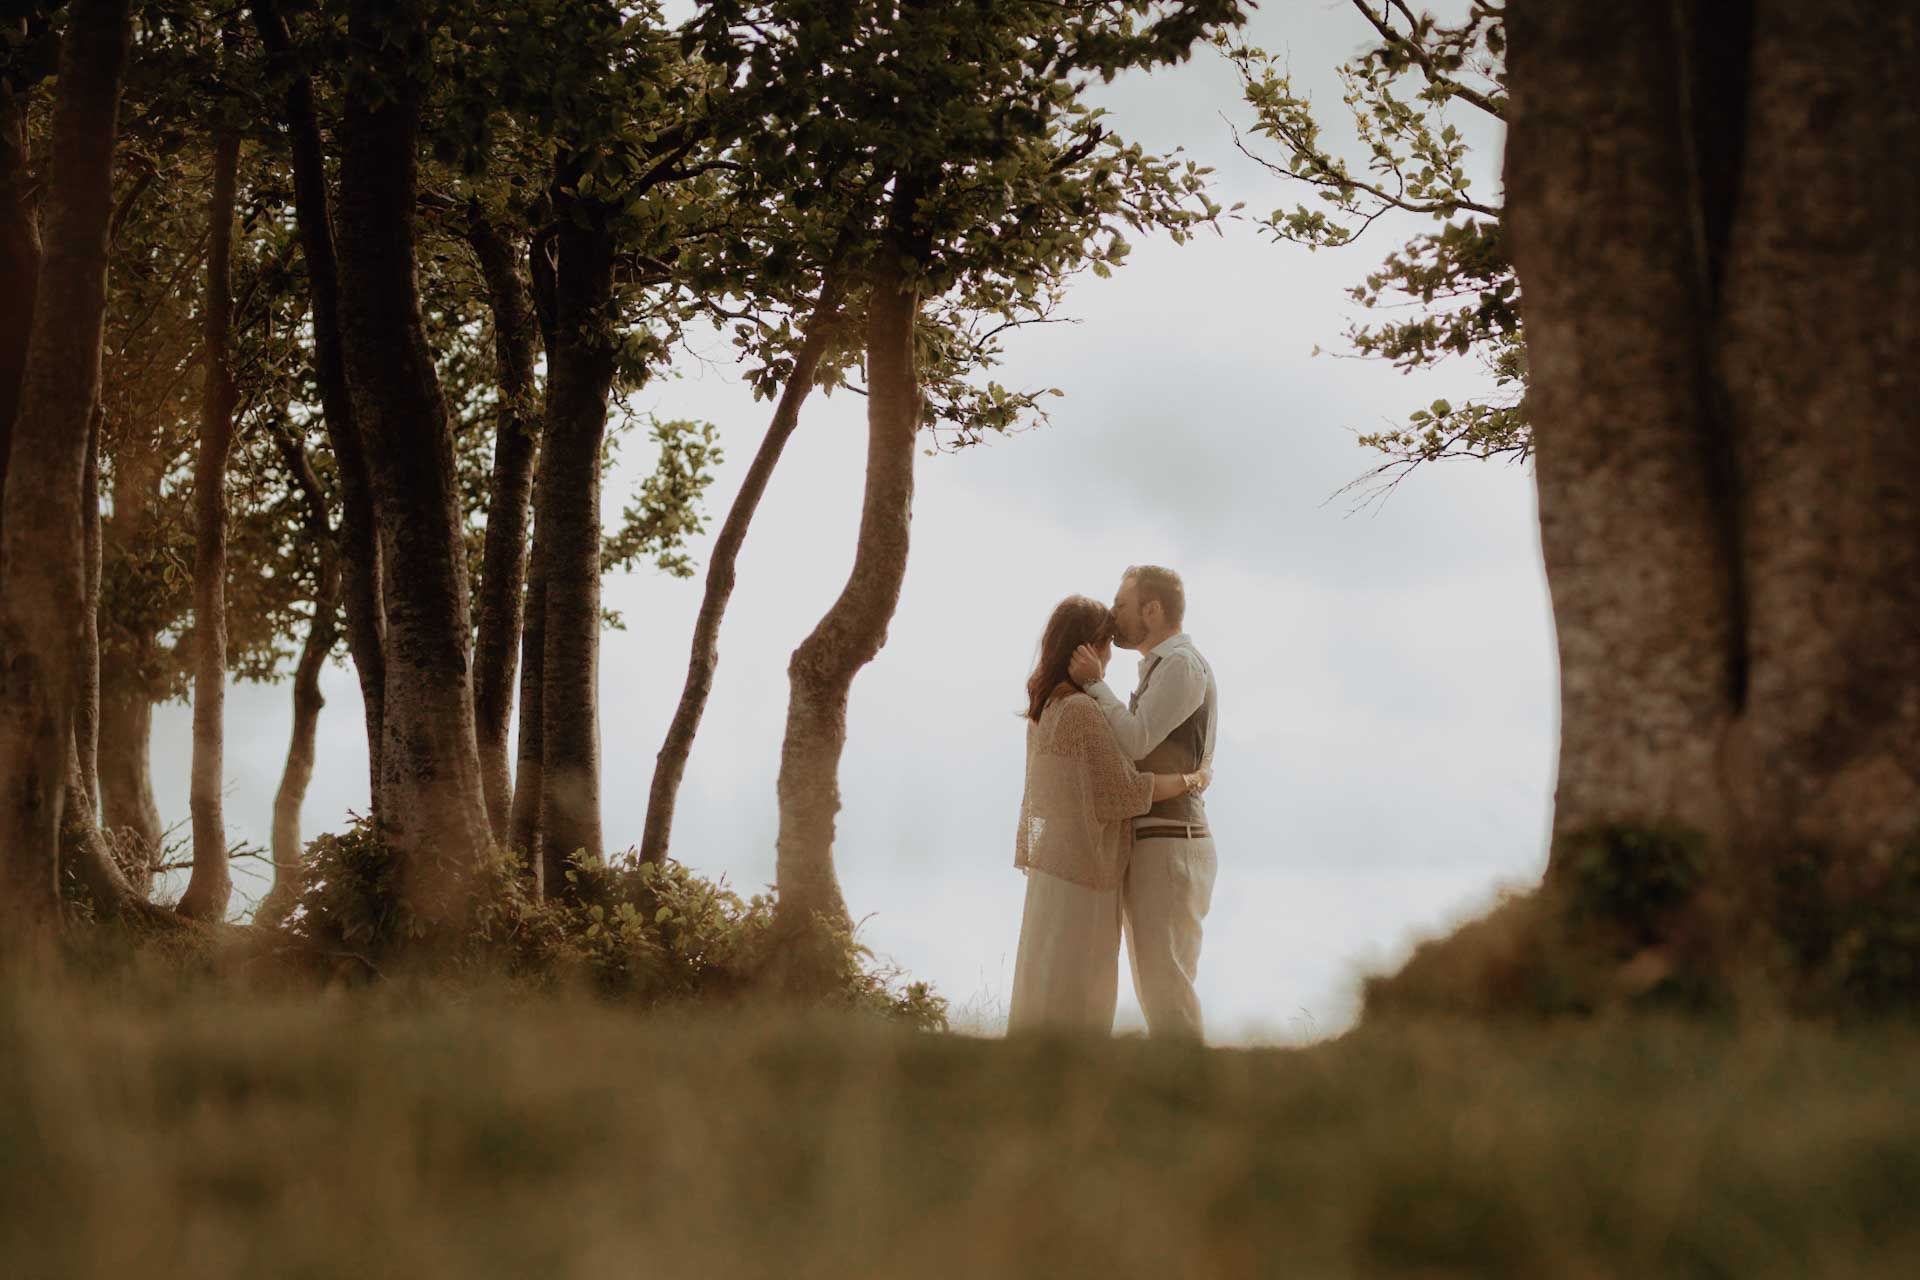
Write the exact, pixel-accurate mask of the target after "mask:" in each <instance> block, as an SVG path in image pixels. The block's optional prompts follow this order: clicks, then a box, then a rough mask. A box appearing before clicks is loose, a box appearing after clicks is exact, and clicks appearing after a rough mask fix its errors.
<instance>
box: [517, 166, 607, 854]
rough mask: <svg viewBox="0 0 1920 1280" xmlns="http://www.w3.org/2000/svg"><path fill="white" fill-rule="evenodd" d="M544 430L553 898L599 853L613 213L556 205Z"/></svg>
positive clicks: (544, 701)
mask: <svg viewBox="0 0 1920 1280" xmlns="http://www.w3.org/2000/svg"><path fill="white" fill-rule="evenodd" d="M559 205H560V208H559V214H560V217H559V223H560V231H559V234H558V237H557V243H558V248H559V264H558V274H557V279H556V281H555V291H554V333H553V346H552V348H551V350H550V351H549V352H548V355H547V426H546V431H545V433H544V436H543V438H542V440H541V442H540V475H539V482H538V486H537V492H536V494H535V503H536V505H537V520H538V522H539V529H540V539H539V555H540V557H541V565H540V578H541V595H542V597H543V604H544V614H545V617H544V619H543V622H542V627H541V630H542V633H543V634H542V637H541V639H542V644H543V649H544V652H543V655H542V660H541V691H540V717H541V730H540V862H541V866H542V868H543V870H544V879H543V883H544V884H545V885H546V887H547V889H548V890H549V891H551V890H554V889H556V888H557V887H559V886H560V885H563V884H564V883H565V874H566V860H567V859H568V858H569V857H572V856H573V855H575V854H583V855H584V856H586V857H587V858H589V859H594V858H599V857H600V856H601V854H602V853H603V849H602V847H601V835H600V719H599V686H600V680H599V675H600V547H601V536H600V456H601V452H602V449H603V446H604V445H605V442H606V429H607V397H608V395H609V394H610V393H611V391H612V387H613V374H614V354H615V353H614V341H613V334H612V332H611V326H610V318H609V316H608V309H609V307H610V305H611V299H612V294H613V235H612V232H611V230H610V229H609V228H608V225H607V219H608V213H607V211H606V210H604V209H602V208H600V207H599V206H598V205H594V204H591V203H588V202H583V201H576V200H575V199H574V198H573V197H571V196H570V195H568V194H567V193H566V192H565V191H564V190H562V192H561V199H560V202H559Z"/></svg>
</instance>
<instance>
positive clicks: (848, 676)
mask: <svg viewBox="0 0 1920 1280" xmlns="http://www.w3.org/2000/svg"><path fill="white" fill-rule="evenodd" d="M907 207H909V208H911V204H908V205H907ZM904 256H905V254H904V253H903V251H902V250H901V249H900V248H899V247H898V246H896V245H894V244H888V245H886V246H884V247H883V248H882V250H881V251H880V253H879V255H878V261H877V263H876V264H875V266H874V268H873V271H872V280H871V286H870V289H869V296H868V300H867V328H866V353H867V470H866V486H865V494H864V497H863V499H862V504H861V511H860V536H859V543H858V546H857V548H856V550H855V552H854V560H853V572H852V574H851V575H850V576H849V577H848V579H847V584H846V586H845V587H844V588H843V589H842V590H841V592H840V595H839V598H838V599H836V600H835V601H834V603H833V606H832V607H831V608H830V609H828V610H827V613H826V616H824V617H823V618H821V620H820V622H819V624H818V625H817V626H815V627H814V629H813V631H812V633H811V634H810V635H808V636H807V638H806V639H805V640H803V641H802V642H801V643H800V647H799V648H797V649H796V650H794V653H793V658H792V660H791V661H790V662H789V663H788V666H787V678H788V684H789V689H790V694H789V701H788V705H787V726H786V736H785V739H784V741H783V742H782V744H781V750H780V776H779V783H778V786H779V799H780V828H779V844H778V851H777V865H776V872H775V874H776V882H775V887H776V891H777V907H776V928H777V932H778V935H779V936H780V938H781V939H782V940H783V944H784V947H783V952H782V960H781V961H780V964H781V966H782V967H783V968H784V971H785V973H784V981H785V982H786V983H787V984H788V986H789V987H790V988H792V989H794V990H796V991H798V992H800V993H803V994H804V993H806V992H808V991H810V990H814V989H818V988H820V987H821V986H823V985H824V984H825V983H826V982H828V981H830V980H831V978H832V976H833V973H832V969H831V966H832V965H833V963H834V951H833V948H832V947H831V946H830V945H829V939H828V934H829V933H831V932H834V931H842V930H846V929H847V928H849V926H850V921H849V919H848V916H847V908H846V902H845V900H844V899H843V898H842V896H841V893H840V882H839V880H838V878H837V877H836V875H835V874H834V865H833V838H834V817H835V815H836V814H837V813H838V812H839V810H840V756H841V753H842V751H843V749H844V748H845V746H846V738H847V699H848V695H849V692H850V690H851V689H852V686H853V680H854V677H855V676H856V675H858V674H859V672H860V669H861V668H862V667H864V666H866V665H867V663H869V662H871V661H872V660H873V659H874V657H875V656H876V655H877V654H878V653H879V652H880V649H881V646H882V645H884V644H885V643H886V639H887V626H888V624H889V623H890V622H891V621H892V620H893V612H894V608H895V606H896V605H897V604H898V603H899V600H900V584H901V582H902V581H903V580H904V579H905V577H906V570H907V546H908V533H909V526H910V524H911V521H912V515H913V464H914V447H915V439H916V437H917V435H918V432H919V428H920V418H921V412H922V405H921V398H920V386H919V380H918V376H917V373H916V368H915V364H914V326H915V321H916V319H917V317H918V314H919V308H920V299H919V294H918V291H917V288H916V286H915V285H914V284H913V283H912V282H910V281H908V280H907V279H906V278H905V277H904V275H903V270H902V268H903V263H902V259H903V257H904Z"/></svg>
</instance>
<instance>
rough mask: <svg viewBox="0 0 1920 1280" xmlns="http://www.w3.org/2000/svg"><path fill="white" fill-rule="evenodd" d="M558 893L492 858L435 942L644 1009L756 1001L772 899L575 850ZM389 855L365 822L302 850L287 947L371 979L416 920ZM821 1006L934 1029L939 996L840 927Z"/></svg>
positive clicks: (519, 864)
mask: <svg viewBox="0 0 1920 1280" xmlns="http://www.w3.org/2000/svg"><path fill="white" fill-rule="evenodd" d="M566 880H567V883H566V887H565V889H564V891H563V892H561V893H558V894H555V895H553V896H551V897H548V898H545V899H542V898H540V897H539V896H538V895H537V894H536V893H535V891H534V887H533V880H532V877H531V875H530V874H529V873H528V870H527V867H526V863H525V860H524V859H522V858H520V857H518V856H515V855H500V856H496V857H494V858H492V859H490V860H489V861H488V862H487V863H486V864H485V865H483V866H482V867H481V868H479V870H478V872H477V873H476V874H471V875H468V876H465V877H463V878H462V880H461V882H460V883H462V884H463V885H464V890H463V891H462V896H461V900H460V901H458V902H457V903H455V904H453V910H452V911H450V912H448V913H447V914H449V915H451V916H452V917H453V918H454V919H455V920H456V921H457V924H456V926H455V928H456V932H457V936H456V937H454V938H453V939H451V940H450V942H449V943H448V944H447V945H443V946H441V947H438V948H436V949H435V954H436V957H437V958H438V959H440V960H443V961H444V962H446V963H448V964H449V965H450V966H451V967H452V968H454V969H455V970H460V971H466V972H470V973H473V974H475V975H483V974H484V975H488V976H501V977H505V978H506V979H508V980H509V981H511V982H515V983H521V984H526V985H530V986H534V987H541V988H547V987H556V986H564V985H579V986H585V987H586V988H588V989H590V990H592V991H594V992H596V993H598V994H600V995H602V996H604V997H607V998H610V999H616V1000H621V1001H626V1002H631V1003H634V1004H637V1005H640V1006H642V1007H653V1006H659V1005H663V1004H669V1003H679V1002H690V1001H713V1000H732V999H743V998H749V997H754V996H757V995H759V994H761V993H762V992H763V991H764V990H765V987H766V984H765V983H764V982H763V976H764V974H765V971H766V968H767V964H768V961H769V959H770V957H771V952H772V947H773V944H774V932H773V924H774V912H773V900H772V898H771V897H769V896H767V895H765V894H755V895H753V896H751V897H747V898H742V897H741V896H740V895H739V894H738V893H736V892H735V891H734V890H733V889H731V888H730V887H728V885H727V884H726V882H725V881H724V880H719V881H715V880H709V879H707V878H705V877H703V876H700V875H697V874H695V873H694V872H693V871H691V870H689V869H688V868H687V867H685V866H683V865H682V864H680V863H678V862H675V861H673V860H671V859H669V860H668V861H667V862H665V863H663V864H658V865H656V864H651V863H644V862H642V861H640V859H639V858H638V857H636V856H635V855H634V854H633V853H632V852H631V851H629V852H628V853H626V854H622V855H619V856H617V857H615V858H613V859H610V860H606V861H598V860H591V859H587V858H585V857H582V856H580V855H575V857H574V858H572V859H571V860H570V861H569V865H568V869H567V873H566ZM399 887H400V886H399V884H398V881H397V876H396V869H395V864H394V862H393V859H392V858H390V857H389V856H388V855H387V851H386V850H385V848H384V847H382V845H381V843H380V840H379V837H378V835H377V834H376V833H375V832H374V830H373V828H372V826H371V824H370V823H368V822H367V821H366V820H365V819H356V820H355V822H354V824H353V825H352V826H351V827H349V828H348V829H347V830H346V831H343V832H339V833H335V834H328V835H323V836H320V837H318V838H316V839H315V840H313V841H312V842H311V843H310V844H309V845H308V846H307V869H306V884H305V887H304V888H303V890H302V892H301V895H300V898H299V900H298V902H297V903H296V905H295V906H294V908H293V910H292V912H291V913H290V914H289V916H288V918H287V921H286V923H285V926H284V932H285V934H286V935H287V936H288V937H289V938H290V939H291V940H292V941H293V942H294V943H295V949H296V951H297V952H298V953H300V954H304V955H305V956H307V957H309V958H310V959H312V960H314V961H317V962H319V964H320V965H321V967H323V968H326V969H331V970H333V971H334V972H336V973H342V974H345V973H348V972H354V971H358V972H359V973H362V974H378V973H381V972H382V971H383V970H384V967H385V965H386V964H387V962H388V959H389V958H390V957H405V956H406V955H407V954H408V953H409V952H410V951H411V950H413V948H412V945H411V944H412V943H413V942H414V941H415V940H416V939H417V938H418V937H419V936H420V935H421V933H422V925H421V922H420V920H419V919H418V917H417V916H416V915H415V914H414V913H413V912H412V911H411V909H410V908H409V906H408V904H407V903H406V902H405V900H404V897H403V895H402V894H401V893H400V892H399ZM831 945H832V946H833V948H834V954H833V960H834V964H833V966H832V969H833V973H834V981H833V984H832V986H831V988H830V989H829V990H828V991H826V992H825V993H824V995H825V998H826V1000H827V1002H828V1003H831V1004H835V1005H840V1006H843V1007H848V1008H853V1009H858V1010H862V1011H866V1012H872V1013H877V1014H881V1015H883V1016H886V1017H889V1018H895V1019H899V1020H902V1021H905V1022H907V1023H909V1024H911V1025H913V1026H917V1027H922V1028H927V1029H944V1028H945V1026H946V1001H945V1000H944V999H943V998H942V997H940V996H939V995H937V994H935V993H934V991H933V990H932V988H931V987H929V986H928V985H927V984H926V983H921V982H907V981H905V980H904V978H905V975H903V974H902V973H901V972H900V971H899V970H898V969H897V968H894V967H892V966H889V965H883V964H881V963H879V962H878V961H877V959H876V958H875V957H874V955H873V953H872V952H871V951H870V950H869V949H868V948H866V947H864V946H862V945H860V944H859V943H858V942H857V941H856V940H855V939H854V938H853V937H852V936H851V934H837V935H834V936H833V937H832V939H831Z"/></svg>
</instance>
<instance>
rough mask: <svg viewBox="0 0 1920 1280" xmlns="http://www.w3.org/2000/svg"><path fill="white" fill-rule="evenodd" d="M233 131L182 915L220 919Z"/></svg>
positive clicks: (213, 259) (200, 469) (202, 536)
mask: <svg viewBox="0 0 1920 1280" xmlns="http://www.w3.org/2000/svg"><path fill="white" fill-rule="evenodd" d="M239 163H240V135H239V134H238V133H234V132H226V131H218V130H217V131H216V132H215V134H214V142H213V194H212V198H211V202H210V204H209V206H208V214H207V218H208V225H207V299H206V306H205V308H204V310H203V313H202V318H203V322H204V327H205V335H206V336H205V340H204V346H203V348H202V350H203V353H204V357H203V360H202V364H203V366H204V370H203V372H204V376H205V379H206V385H205V389H204V391H203V392H202V395H201V405H200V450H199V454H198V456H197V457H196V458H195V461H194V476H193V509H194V538H193V544H194V545H193V781H192V793H191V797H190V802H189V809H190V811H191V813H192V816H193V872H192V875H191V876H190V877H189V878H188V880H187V891H186V892H185V893H184V894H182V895H181V897H180V906H179V911H180V914H181V915H183V916H187V917H189V918H192V919H200V920H222V919H225V918H226V914H227V903H228V902H229V900H230V899H231V898H232V897H233V872H232V868H231V867H229V865H228V863H227V826H226V821H225V818H224V816H223V815H222V813H221V806H220V785H221V779H222V775H223V773H224V772H225V771H224V768H223V764H224V759H225V754H226V724H225V720H226V706H227V458H228V456H229V455H230V454H231V452H232V449H233V409H234V399H235V393H234V386H233V374H232V371H231V369H230V368H229V367H228V363H227V344H228V338H229V336H230V335H229V332H228V330H229V328H230V327H231V324H232V314H233V271H232V256H233V211H234V197H235V183H236V179H237V175H238V170H239Z"/></svg>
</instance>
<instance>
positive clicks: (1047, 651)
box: [1007, 596, 1206, 1034]
mask: <svg viewBox="0 0 1920 1280" xmlns="http://www.w3.org/2000/svg"><path fill="white" fill-rule="evenodd" d="M1083 644H1086V645H1092V646H1093V647H1094V648H1095V649H1096V650H1098V651H1099V653H1100V657H1101V661H1102V663H1103V664H1104V663H1105V661H1106V659H1107V658H1108V657H1109V656H1110V655H1111V653H1112V650H1113V615H1112V613H1111V612H1109V610H1108V609H1107V606H1105V605H1104V604H1101V603H1100V602H1099V601H1098V600H1092V599H1089V598H1087V597H1086V596H1069V597H1068V598H1067V599H1065V600H1062V601H1061V602H1060V603H1059V605H1057V606H1056V607H1055V608H1054V611H1053V616H1052V617H1051V618H1049V619H1048V620H1047V629H1046V632H1045V633H1044V634H1043V635H1042V636H1041V638H1040V658H1039V661H1038V662H1037V663H1036V664H1035V666H1034V669H1033V674H1032V676H1030V677H1029V678H1028V680H1027V782H1026V792H1025V795H1024V796H1023V797H1022V798H1021V801H1020V830H1019V833H1018V834H1017V835H1016V836H1015V838H1014V856H1013V864H1014V865H1015V866H1016V867H1019V868H1020V869H1021V870H1023V871H1025V872H1026V875H1027V904H1026V910H1025V913H1024V914H1023V915H1022V917H1021V920H1020V952H1019V956H1018V958H1017V959H1016V960H1015V961H1014V966H1013V1002H1012V1007H1011V1008H1010V1009H1009V1011H1008V1016H1007V1030H1008V1031H1009V1032H1017V1031H1028V1030H1035V1029H1039V1028H1064V1029H1075V1030H1088V1031H1099V1032H1101V1033H1103V1034H1104V1033H1110V1032H1111V1031H1112V1030H1113V1011H1114V1002H1115V1000H1116V999H1117V998H1118V995H1119V970H1120V878H1121V875H1122V874H1123V873H1124V872H1125V869H1126V859H1127V855H1128V854H1129V853H1130V852H1131V850H1132V846H1133V821H1132V820H1133V819H1134V818H1136V817H1138V816H1139V815H1141V814H1143V813H1145V812H1146V811H1147V810H1148V808H1149V807H1151V806H1152V805H1153V803H1154V802H1155V801H1157V800H1165V799H1168V798H1170V797H1173V796H1177V795H1181V794H1183V793H1185V792H1186V791H1188V790H1192V789H1197V788H1200V787H1204V786H1205V785H1206V778H1205V775H1204V774H1178V773H1163V774H1153V773H1142V772H1140V771H1139V770H1138V769H1136V768H1134V766H1133V762H1132V761H1130V760H1128V759H1127V758H1126V757H1125V756H1124V755H1122V754H1121V753H1120V748H1119V745H1118V744H1117V743H1116V742H1115V741H1114V737H1113V730H1112V729H1110V728H1108V727H1107V718H1106V716H1105V715H1104V714H1102V712H1101V710H1100V707H1099V704H1097V703H1095V702H1094V700H1093V699H1092V698H1091V697H1089V696H1088V695H1086V694H1084V693H1082V692H1081V691H1080V690H1079V689H1078V688H1076V687H1075V686H1074V684H1073V683H1072V681H1071V680H1069V679H1068V677H1067V663H1068V662H1069V660H1071V658H1072V657H1073V651H1074V650H1075V649H1077V648H1079V647H1080V646H1081V645H1083Z"/></svg>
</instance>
